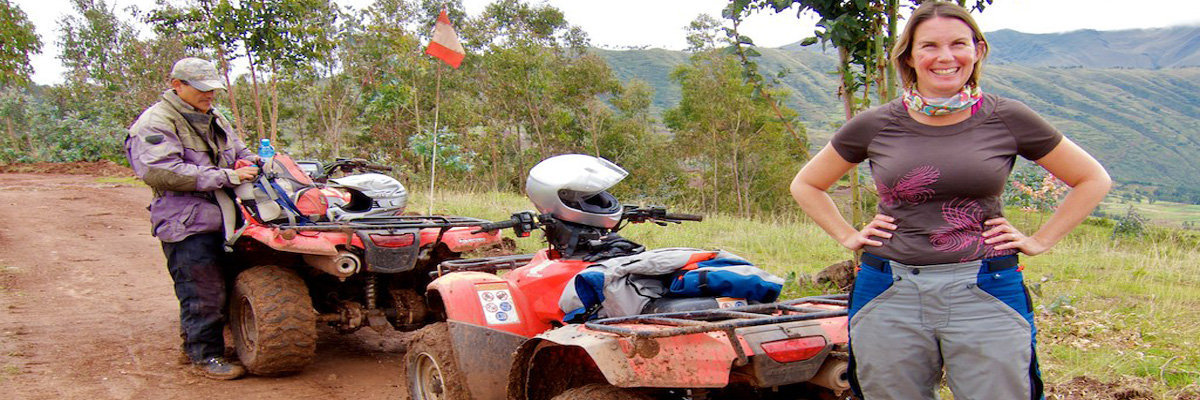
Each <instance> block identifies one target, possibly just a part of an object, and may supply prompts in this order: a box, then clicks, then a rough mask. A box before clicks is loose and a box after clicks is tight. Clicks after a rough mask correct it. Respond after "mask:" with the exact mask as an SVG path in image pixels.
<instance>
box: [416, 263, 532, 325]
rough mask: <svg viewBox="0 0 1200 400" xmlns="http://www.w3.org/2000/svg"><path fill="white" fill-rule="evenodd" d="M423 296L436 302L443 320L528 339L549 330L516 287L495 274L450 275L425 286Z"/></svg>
mask: <svg viewBox="0 0 1200 400" xmlns="http://www.w3.org/2000/svg"><path fill="white" fill-rule="evenodd" d="M426 293H427V297H428V298H430V299H440V300H441V304H442V307H443V309H444V311H445V313H446V320H447V321H455V322H462V323H466V324H471V325H476V326H481V327H486V328H490V329H495V330H500V331H505V332H509V333H512V334H516V335H520V336H524V337H532V336H533V335H536V334H538V333H540V332H543V331H545V330H547V329H550V325H549V324H547V323H545V322H543V321H540V320H539V319H538V318H536V316H535V315H534V313H533V310H532V307H530V306H529V301H528V299H527V298H526V296H525V294H524V293H522V292H521V290H520V288H518V287H515V286H514V285H512V284H511V283H510V282H508V281H506V280H504V279H503V278H501V277H499V276H496V275H495V274H489V273H484V272H471V271H465V272H451V273H449V274H446V275H442V276H441V277H439V278H437V279H435V280H434V281H433V282H430V283H429V286H427V287H426Z"/></svg>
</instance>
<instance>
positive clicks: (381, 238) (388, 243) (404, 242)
mask: <svg viewBox="0 0 1200 400" xmlns="http://www.w3.org/2000/svg"><path fill="white" fill-rule="evenodd" d="M370 236H371V242H374V243H375V245H376V246H379V247H408V246H412V244H413V241H414V240H416V239H415V237H416V235H413V234H411V233H405V234H402V235H383V234H378V233H372V234H371V235H370Z"/></svg>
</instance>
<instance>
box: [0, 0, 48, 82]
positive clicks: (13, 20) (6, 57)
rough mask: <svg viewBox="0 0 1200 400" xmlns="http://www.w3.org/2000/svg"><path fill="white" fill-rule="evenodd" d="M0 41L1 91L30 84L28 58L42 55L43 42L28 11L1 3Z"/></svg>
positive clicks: (3, 1)
mask: <svg viewBox="0 0 1200 400" xmlns="http://www.w3.org/2000/svg"><path fill="white" fill-rule="evenodd" d="M0 38H4V40H3V41H0V87H5V86H8V85H25V84H27V83H29V76H30V75H32V74H33V65H32V64H30V63H29V56H30V55H33V54H38V53H40V52H41V51H42V40H41V38H39V37H38V35H37V32H35V31H34V29H33V23H32V22H30V21H29V18H28V17H27V16H26V15H25V11H23V10H21V8H20V7H18V6H17V5H15V4H12V3H10V2H9V1H8V0H0Z"/></svg>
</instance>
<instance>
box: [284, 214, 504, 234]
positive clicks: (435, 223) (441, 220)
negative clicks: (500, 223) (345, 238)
mask: <svg viewBox="0 0 1200 400" xmlns="http://www.w3.org/2000/svg"><path fill="white" fill-rule="evenodd" d="M489 222H491V221H487V220H482V219H478V218H470V217H448V216H441V215H404V216H392V217H363V218H358V219H355V220H352V221H337V222H333V221H329V222H312V223H309V224H307V225H300V224H291V223H284V224H278V225H276V226H277V227H278V228H280V229H295V230H299V231H341V230H347V229H411V228H418V229H420V228H447V229H448V228H455V227H463V226H480V225H482V224H486V223H489Z"/></svg>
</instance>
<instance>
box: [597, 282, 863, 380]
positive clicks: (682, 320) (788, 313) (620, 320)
mask: <svg viewBox="0 0 1200 400" xmlns="http://www.w3.org/2000/svg"><path fill="white" fill-rule="evenodd" d="M849 297H850V296H849V295H847V294H831V295H823V296H810V297H802V298H799V299H793V300H787V301H782V302H776V303H767V304H753V305H747V306H741V307H731V308H725V309H710V310H699V311H681V312H672V313H659V314H641V315H632V316H628V317H613V318H601V319H598V320H595V321H590V322H585V323H584V326H586V327H587V328H588V329H591V330H593V331H599V332H606V333H611V334H615V335H620V336H625V337H629V338H632V339H633V340H634V343H635V346H636V345H637V344H638V343H642V342H646V341H648V340H650V339H653V338H661V337H669V336H681V335H689V334H694V333H702V332H716V331H722V332H725V336H726V337H727V338H728V339H729V344H730V346H731V347H733V351H734V353H735V354H736V355H737V361H736V365H738V366H743V365H746V364H747V363H748V362H749V358H748V357H746V353H745V351H744V350H743V349H742V346H741V345H740V344H739V343H738V336H737V334H736V333H735V332H734V330H736V329H737V328H744V327H748V326H759V325H769V324H782V323H788V322H796V321H807V320H814V319H822V318H832V317H841V316H845V315H847V311H846V309H847V307H849V305H850V302H849ZM806 304H812V305H831V306H836V307H835V308H833V309H830V308H824V307H813V306H803V305H806ZM630 324H644V325H655V326H663V325H666V326H670V327H671V328H665V329H664V328H653V329H635V328H629V327H627V326H628V325H630ZM621 325H626V326H621Z"/></svg>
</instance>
